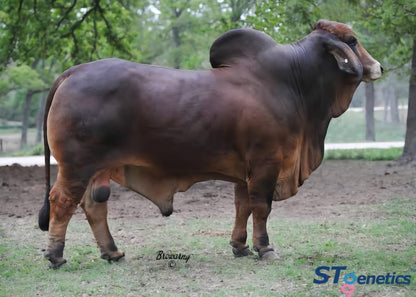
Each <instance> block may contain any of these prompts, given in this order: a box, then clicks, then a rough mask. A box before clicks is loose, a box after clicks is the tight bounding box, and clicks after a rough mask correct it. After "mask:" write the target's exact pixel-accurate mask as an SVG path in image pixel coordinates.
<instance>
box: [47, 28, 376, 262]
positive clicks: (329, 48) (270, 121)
mask: <svg viewBox="0 0 416 297" xmlns="http://www.w3.org/2000/svg"><path fill="white" fill-rule="evenodd" d="M210 62H211V65H212V67H213V68H212V69H210V70H206V71H190V70H177V69H169V68H162V67H157V66H151V65H142V64H136V63H132V62H128V61H124V60H120V59H105V60H99V61H96V62H92V63H87V64H82V65H78V66H74V67H72V68H70V69H68V70H67V71H65V72H64V73H63V74H61V75H60V76H59V77H58V79H57V80H56V82H55V83H54V85H53V86H52V88H51V91H50V94H49V97H48V99H47V106H46V112H45V122H44V142H45V164H46V166H45V167H46V186H47V190H48V194H47V197H46V199H45V204H44V206H43V208H42V209H41V211H40V213H39V226H40V228H41V229H42V230H49V245H48V248H47V251H46V253H45V257H46V258H47V259H48V260H49V261H50V262H51V266H52V267H54V268H57V267H59V266H61V265H62V264H63V263H65V262H66V261H65V260H64V258H63V250H64V243H65V233H66V229H67V225H68V222H69V220H70V219H71V216H72V214H73V213H74V210H75V208H76V207H77V206H78V205H81V207H82V208H83V210H84V211H85V214H86V216H87V219H88V222H89V224H90V225H91V228H92V231H93V233H94V236H95V239H96V241H97V243H98V246H99V248H100V250H101V257H102V258H103V259H107V260H109V261H116V260H118V259H120V258H121V257H123V256H124V253H123V252H122V251H120V250H118V249H117V247H116V245H115V243H114V240H113V238H112V236H111V234H110V232H109V229H108V225H107V200H108V198H109V196H110V180H113V181H115V182H117V183H119V184H121V185H123V186H126V187H128V188H130V189H132V190H133V191H135V192H137V193H140V194H142V195H143V196H145V197H146V198H148V199H149V200H151V201H152V202H153V203H154V204H156V205H157V206H158V207H159V208H160V211H161V213H162V214H163V215H165V216H168V215H170V214H171V213H172V210H173V206H172V203H173V196H174V194H175V193H176V192H179V191H186V190H187V189H188V188H189V187H190V186H191V185H192V184H194V183H196V182H200V181H205V180H211V179H219V180H225V181H230V182H233V183H235V208H236V218H235V225H234V230H233V232H232V236H231V246H232V250H233V253H234V254H235V255H236V256H246V255H249V254H251V251H250V249H249V247H248V245H247V244H246V239H247V231H246V226H247V219H248V217H249V216H250V215H253V225H254V227H253V245H254V250H255V251H257V252H258V254H259V257H262V258H277V254H276V253H275V251H274V250H273V248H272V246H271V245H270V243H269V237H268V235H267V230H266V222H267V218H268V215H269V213H270V211H271V204H272V201H273V200H275V201H276V200H283V199H286V198H289V197H291V196H293V195H295V194H296V192H297V191H298V187H299V186H301V185H302V183H303V182H304V181H305V179H307V178H308V177H309V175H310V174H311V173H312V171H313V170H314V169H316V168H317V167H318V166H319V165H320V163H321V161H322V157H323V153H324V138H325V134H326V131H327V127H328V124H329V122H330V120H331V119H332V118H334V117H338V116H339V115H341V114H342V113H343V112H344V111H345V110H346V109H347V108H348V105H349V104H350V101H351V98H352V96H353V93H354V91H355V90H356V88H357V86H358V85H359V83H360V82H361V81H372V80H375V79H377V78H379V77H380V76H381V74H382V68H381V66H380V63H379V62H377V61H376V60H374V59H373V58H372V57H371V56H370V55H369V54H368V53H367V51H366V50H365V49H364V48H363V46H362V45H361V44H360V43H359V42H358V41H357V37H356V35H355V34H354V32H353V31H352V30H351V29H350V28H349V27H348V26H346V25H344V24H341V23H337V22H331V21H327V20H320V21H318V22H317V23H316V24H315V26H314V28H313V31H312V32H311V33H310V34H309V35H307V36H306V37H305V38H303V39H301V40H299V41H298V42H295V43H293V44H288V45H280V44H277V43H276V42H275V41H274V40H273V39H271V38H270V37H269V36H267V35H266V34H264V33H262V32H259V31H256V30H253V29H236V30H231V31H229V32H227V33H225V34H224V35H222V36H220V37H219V38H218V39H217V40H216V41H215V42H214V44H213V45H212V47H211V51H210ZM50 153H52V155H53V156H54V157H55V159H56V160H57V162H58V166H59V173H58V176H57V180H56V183H55V184H54V186H53V187H52V189H50V181H49V180H50V169H49V167H50V161H49V159H50Z"/></svg>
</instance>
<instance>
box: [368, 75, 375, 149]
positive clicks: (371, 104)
mask: <svg viewBox="0 0 416 297" xmlns="http://www.w3.org/2000/svg"><path fill="white" fill-rule="evenodd" d="M374 102H375V95H374V83H373V82H369V83H366V85H365V122H366V130H365V139H366V140H369V141H375V140H376V133H375V130H374Z"/></svg>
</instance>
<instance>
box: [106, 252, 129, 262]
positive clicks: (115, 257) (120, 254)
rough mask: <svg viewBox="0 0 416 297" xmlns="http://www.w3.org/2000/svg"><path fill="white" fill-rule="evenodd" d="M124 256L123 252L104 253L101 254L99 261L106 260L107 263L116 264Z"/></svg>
mask: <svg viewBox="0 0 416 297" xmlns="http://www.w3.org/2000/svg"><path fill="white" fill-rule="evenodd" d="M124 256H125V254H124V252H122V251H115V252H104V253H101V259H104V260H107V261H108V263H111V262H113V261H114V262H117V261H118V260H120V259H121V258H123V257H124Z"/></svg>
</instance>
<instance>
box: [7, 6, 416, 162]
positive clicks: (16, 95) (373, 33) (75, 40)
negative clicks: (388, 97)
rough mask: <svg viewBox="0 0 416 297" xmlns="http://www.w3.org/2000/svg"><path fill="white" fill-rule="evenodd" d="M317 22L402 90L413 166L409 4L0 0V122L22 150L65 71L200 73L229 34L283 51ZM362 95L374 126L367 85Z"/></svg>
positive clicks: (413, 27)
mask: <svg viewBox="0 0 416 297" xmlns="http://www.w3.org/2000/svg"><path fill="white" fill-rule="evenodd" d="M320 18H326V19H331V20H336V21H340V22H344V23H347V24H349V25H351V26H353V28H354V31H355V32H357V33H358V37H359V39H360V41H361V42H362V43H363V45H364V46H365V48H366V49H368V51H369V52H370V53H371V54H372V56H373V57H374V58H376V59H377V60H379V61H380V62H382V63H383V66H384V68H385V70H386V72H394V73H395V74H397V75H400V76H401V77H405V79H406V80H407V81H408V82H409V98H408V99H409V100H408V101H409V103H408V117H407V130H406V137H405V148H404V152H403V157H402V158H403V160H412V159H416V2H415V1H401V0H375V1H366V0H347V1H345V0H263V1H258V0H212V1H196V0H70V1H65V0H43V1H39V0H0V118H2V119H13V120H20V121H22V145H25V143H26V141H27V140H26V139H27V135H26V133H27V132H26V131H27V127H28V126H29V125H33V124H35V123H37V125H38V126H39V127H41V120H42V112H43V105H44V100H45V97H46V95H47V92H48V90H49V87H50V86H51V85H52V83H53V80H54V78H55V77H56V75H57V74H59V73H61V72H62V71H63V70H65V69H67V68H68V67H70V66H72V65H75V64H80V63H85V62H88V61H93V60H97V59H101V58H107V57H119V58H124V59H128V60H130V61H134V62H140V63H148V64H159V65H163V66H170V67H175V68H185V69H206V68H209V67H210V66H209V62H208V57H209V48H210V45H211V43H212V42H213V41H214V40H215V39H216V38H217V37H218V36H219V35H220V34H222V33H224V32H225V31H227V30H229V29H232V28H237V27H253V28H255V29H258V30H261V31H264V32H266V33H267V34H269V35H270V36H272V37H273V38H274V39H275V40H276V41H277V42H280V43H289V42H293V41H296V40H298V39H300V38H302V37H303V36H305V35H306V34H308V33H309V32H310V31H311V28H312V26H313V24H314V23H315V22H316V21H317V20H318V19H320ZM365 93H366V106H367V110H368V113H367V115H368V119H367V120H368V122H369V126H370V127H371V122H374V119H373V118H372V117H371V110H372V108H373V107H374V85H373V84H372V83H370V84H366V92H365ZM392 104H393V106H394V103H392ZM369 133H370V135H369V137H368V138H371V137H372V135H371V131H370V132H369ZM39 139H40V135H39Z"/></svg>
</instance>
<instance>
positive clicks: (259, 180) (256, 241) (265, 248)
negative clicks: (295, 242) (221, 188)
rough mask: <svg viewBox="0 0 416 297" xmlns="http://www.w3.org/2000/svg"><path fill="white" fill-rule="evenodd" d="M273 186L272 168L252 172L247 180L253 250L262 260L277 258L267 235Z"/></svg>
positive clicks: (274, 176) (274, 171) (274, 172)
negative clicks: (251, 219) (251, 217)
mask: <svg viewBox="0 0 416 297" xmlns="http://www.w3.org/2000/svg"><path fill="white" fill-rule="evenodd" d="M275 184H276V169H275V167H273V166H271V167H270V168H260V169H258V170H253V172H252V176H251V177H250V178H249V179H248V187H247V188H248V197H249V207H250V211H251V213H252V214H253V248H254V250H255V251H256V252H258V254H259V257H260V258H263V259H278V258H279V256H278V254H277V253H276V252H275V251H274V249H273V247H272V246H271V245H270V242H269V235H268V234H267V219H268V217H269V214H270V212H271V209H272V207H271V206H272V201H273V193H274V188H275Z"/></svg>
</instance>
